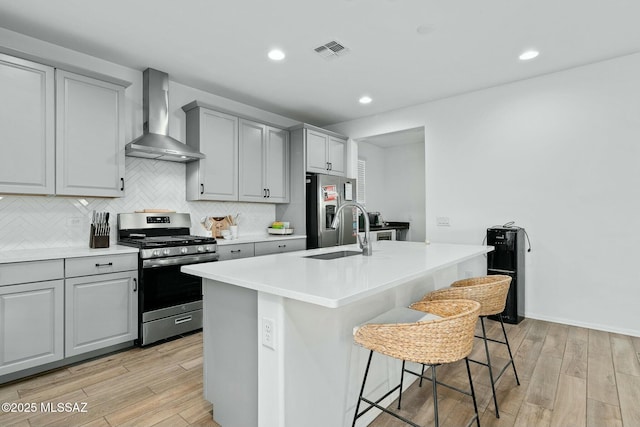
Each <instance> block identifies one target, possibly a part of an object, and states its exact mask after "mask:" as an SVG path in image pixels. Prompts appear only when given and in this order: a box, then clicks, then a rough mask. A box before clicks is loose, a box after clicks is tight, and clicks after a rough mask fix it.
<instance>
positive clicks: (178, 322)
mask: <svg viewBox="0 0 640 427" xmlns="http://www.w3.org/2000/svg"><path fill="white" fill-rule="evenodd" d="M192 319H193V316H186V317H180V318H178V319H176V320H174V322H173V323H174V324H176V325H179V324H180V323H185V322H190V321H191V320H192Z"/></svg>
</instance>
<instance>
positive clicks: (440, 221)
mask: <svg viewBox="0 0 640 427" xmlns="http://www.w3.org/2000/svg"><path fill="white" fill-rule="evenodd" d="M436 225H437V226H438V227H449V226H450V225H451V224H450V223H449V217H448V216H438V217H436Z"/></svg>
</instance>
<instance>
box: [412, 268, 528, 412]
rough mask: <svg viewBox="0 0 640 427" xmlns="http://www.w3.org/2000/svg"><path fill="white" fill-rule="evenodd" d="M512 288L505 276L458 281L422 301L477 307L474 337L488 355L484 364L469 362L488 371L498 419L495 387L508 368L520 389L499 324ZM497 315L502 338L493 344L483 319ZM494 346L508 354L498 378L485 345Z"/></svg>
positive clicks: (509, 280)
mask: <svg viewBox="0 0 640 427" xmlns="http://www.w3.org/2000/svg"><path fill="white" fill-rule="evenodd" d="M510 284H511V277H510V276H506V275H490V276H481V277H472V278H469V279H463V280H458V281H456V282H453V283H452V284H451V287H449V288H444V289H438V290H436V291H433V292H430V293H428V294H427V295H425V296H424V298H423V301H438V300H451V299H457V298H461V299H470V300H474V301H477V302H479V303H480V312H479V317H480V324H481V326H482V335H481V336H476V338H481V339H482V340H483V341H484V348H485V353H486V355H487V363H484V362H481V361H477V360H473V359H469V360H470V361H471V362H474V363H478V364H480V365H483V366H486V367H487V368H489V378H490V380H491V390H492V391H493V403H494V405H495V408H496V417H497V418H500V411H499V409H498V399H497V397H496V387H495V383H496V381H498V379H499V378H500V377H501V376H502V374H504V372H505V371H506V370H507V368H508V367H509V366H512V367H513V373H514V375H515V377H516V383H517V384H518V385H520V380H519V379H518V373H517V372H516V365H515V363H514V361H513V355H512V353H511V346H510V345H509V339H508V338H507V332H506V330H505V328H504V322H503V321H502V312H503V311H504V307H505V304H506V301H507V294H508V293H509V286H510ZM491 315H497V316H498V319H499V320H500V326H502V333H503V335H504V341H500V340H496V339H493V338H488V337H487V332H486V329H485V324H484V319H485V318H486V317H487V316H491ZM489 341H491V342H495V343H499V344H504V345H506V346H507V350H508V351H509V361H508V362H507V364H505V366H504V367H502V369H501V370H500V372H499V373H498V374H497V375H494V372H493V368H492V367H491V356H490V354H489V345H488V342H489Z"/></svg>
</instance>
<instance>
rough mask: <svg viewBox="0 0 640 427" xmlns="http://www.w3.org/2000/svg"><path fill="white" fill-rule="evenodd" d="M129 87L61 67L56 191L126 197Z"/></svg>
mask: <svg viewBox="0 0 640 427" xmlns="http://www.w3.org/2000/svg"><path fill="white" fill-rule="evenodd" d="M124 145H125V139H124V87H122V86H119V85H116V84H113V83H109V82H105V81H102V80H97V79H94V78H90V77H85V76H81V75H78V74H74V73H70V72H67V71H62V70H56V194H59V195H64V196H98V197H122V196H124V187H125V182H124Z"/></svg>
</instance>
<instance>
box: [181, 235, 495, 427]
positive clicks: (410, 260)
mask: <svg viewBox="0 0 640 427" xmlns="http://www.w3.org/2000/svg"><path fill="white" fill-rule="evenodd" d="M342 250H349V251H354V250H357V246H356V245H349V246H342V247H333V248H323V249H314V250H307V251H298V252H290V253H285V254H278V255H270V256H264V257H256V258H246V259H240V260H234V261H226V262H217V263H215V262H214V263H207V264H197V265H190V266H184V267H182V271H183V272H185V273H189V274H193V275H197V276H200V277H202V278H203V279H204V280H203V303H204V325H203V331H204V394H205V398H206V399H207V400H208V401H210V402H212V403H213V405H214V418H215V420H216V421H217V422H218V423H220V424H221V425H223V426H225V427H236V426H238V427H239V426H260V427H277V426H302V425H304V426H323V427H324V426H343V425H351V419H352V417H353V410H354V407H355V403H356V399H357V395H358V391H359V384H360V381H361V379H362V373H363V372H364V365H365V363H366V357H367V355H368V352H367V351H365V350H364V349H362V348H360V347H358V346H357V345H355V344H354V343H353V335H352V333H353V328H354V327H355V326H357V325H359V324H361V323H363V322H365V321H367V320H368V319H371V318H373V317H375V316H377V315H379V314H380V313H383V312H385V311H387V310H389V309H391V308H393V307H398V306H407V305H409V304H410V303H411V302H413V301H416V300H419V299H420V298H421V297H422V296H423V295H424V294H425V293H427V292H429V291H431V290H433V289H437V288H441V287H444V286H448V285H449V284H450V283H451V282H452V281H454V280H457V279H459V278H461V277H465V276H471V275H479V274H484V273H485V272H486V263H485V260H484V257H483V255H484V254H486V253H487V252H489V251H490V250H492V248H491V247H487V246H476V245H453V244H431V245H425V244H424V243H415V242H394V241H380V242H376V244H375V245H374V251H373V255H372V256H362V255H359V254H358V255H353V256H347V257H343V258H336V259H314V258H309V256H312V255H318V254H323V253H329V252H336V251H342ZM398 378H399V368H398V369H395V362H394V361H393V360H389V361H387V364H386V365H385V363H383V362H382V359H379V361H378V363H376V364H375V365H374V366H373V368H372V371H371V373H370V376H369V382H368V384H371V388H370V389H368V390H367V392H369V393H370V392H373V393H379V392H380V391H382V390H386V389H389V388H391V387H393V384H395V383H396V381H397V379H398ZM407 383H408V384H407V386H408V385H409V384H410V381H407ZM368 388H369V387H368ZM367 415H369V417H362V418H361V419H360V420H359V423H358V425H366V424H367V423H368V422H370V421H371V419H372V418H373V417H374V416H375V415H376V414H375V413H374V411H373V410H372V411H370V412H369V413H368V414H367Z"/></svg>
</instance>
